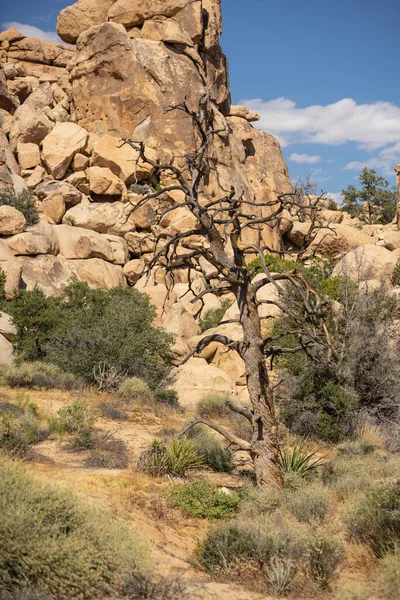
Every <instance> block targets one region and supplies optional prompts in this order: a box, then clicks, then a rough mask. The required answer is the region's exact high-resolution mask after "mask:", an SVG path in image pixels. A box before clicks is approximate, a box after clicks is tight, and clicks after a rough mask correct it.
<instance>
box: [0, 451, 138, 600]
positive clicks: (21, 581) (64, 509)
mask: <svg viewBox="0 0 400 600" xmlns="http://www.w3.org/2000/svg"><path fill="white" fill-rule="evenodd" d="M0 512H1V519H0V588H3V589H5V590H7V589H8V590H18V589H23V588H27V587H29V588H31V589H34V590H37V592H38V593H40V594H43V595H49V596H50V597H51V598H55V599H61V598H71V599H78V598H79V599H81V600H86V599H87V600H89V599H92V598H105V597H108V596H113V597H115V596H114V595H113V593H112V592H113V590H115V588H116V586H117V584H118V583H119V581H120V579H121V578H123V577H124V574H125V576H128V574H129V573H130V572H131V571H132V570H133V569H134V568H135V566H136V565H140V564H143V561H144V559H145V556H146V552H145V549H144V546H143V544H142V542H141V541H140V540H139V538H138V537H137V536H136V535H135V534H134V533H133V532H132V531H131V530H130V529H129V527H127V526H126V525H124V524H122V523H119V522H118V521H116V520H115V519H113V518H112V517H111V516H110V515H109V514H107V512H105V511H104V510H96V509H93V508H89V507H88V506H86V505H85V504H84V503H83V502H82V500H81V499H79V500H78V499H77V498H75V497H74V496H73V495H71V493H70V492H69V491H68V492H67V491H64V490H61V489H58V488H56V487H52V486H50V485H47V484H44V483H40V482H38V481H37V480H34V479H32V478H31V477H29V476H28V475H27V474H26V472H25V471H24V470H23V469H21V468H20V467H18V466H16V465H14V464H12V463H10V462H5V461H4V460H1V461H0Z"/></svg>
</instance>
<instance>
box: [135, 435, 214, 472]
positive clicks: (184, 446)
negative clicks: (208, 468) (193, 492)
mask: <svg viewBox="0 0 400 600" xmlns="http://www.w3.org/2000/svg"><path fill="white" fill-rule="evenodd" d="M203 464H204V461H203V457H202V456H200V454H199V453H198V451H197V448H196V445H195V443H194V442H193V440H191V439H188V438H186V437H183V438H180V439H176V438H170V439H169V440H167V441H166V442H163V441H160V440H154V441H153V445H152V447H151V448H150V450H147V451H145V452H143V453H142V455H141V456H140V457H139V461H138V465H137V466H138V469H139V470H140V471H144V472H145V473H149V475H152V476H153V477H161V476H163V475H177V476H179V475H186V473H187V472H188V471H192V470H194V469H199V468H201V467H202V466H203Z"/></svg>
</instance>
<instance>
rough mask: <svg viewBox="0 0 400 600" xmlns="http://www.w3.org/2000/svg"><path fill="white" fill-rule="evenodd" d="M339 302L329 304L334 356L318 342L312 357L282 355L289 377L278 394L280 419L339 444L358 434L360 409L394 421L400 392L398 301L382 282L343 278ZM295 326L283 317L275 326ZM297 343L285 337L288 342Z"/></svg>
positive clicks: (301, 431)
mask: <svg viewBox="0 0 400 600" xmlns="http://www.w3.org/2000/svg"><path fill="white" fill-rule="evenodd" d="M290 302H292V304H293V302H294V301H293V299H290V298H289V300H288V304H289V305H290V306H291V304H290ZM340 302H341V309H340V310H339V311H336V312H335V311H334V310H333V309H332V307H331V306H330V305H328V308H327V317H326V323H327V327H328V330H329V335H330V340H331V356H330V357H328V356H327V352H326V349H325V348H323V347H322V346H318V345H316V346H315V347H314V348H313V349H311V351H310V352H311V354H312V355H313V358H314V360H313V361H308V360H306V358H305V357H304V356H296V357H291V358H290V357H289V358H283V359H281V360H280V366H281V368H283V369H285V370H286V375H287V378H286V383H285V389H283V393H282V392H281V398H279V399H278V401H279V405H280V415H281V418H282V420H283V421H284V423H285V424H286V425H287V426H288V427H289V428H290V429H291V430H292V431H293V432H295V433H298V434H300V435H303V436H313V437H317V438H320V439H323V440H327V441H332V442H334V443H338V442H341V441H343V440H344V439H346V438H348V437H349V436H351V435H353V434H354V433H355V427H356V425H357V422H358V421H359V413H360V412H361V413H362V414H363V415H364V416H367V418H368V417H369V418H372V419H375V420H376V421H377V422H378V423H385V422H393V420H394V418H395V417H396V415H397V416H398V402H397V398H398V395H399V393H400V388H399V381H400V377H399V375H400V359H399V356H400V354H399V352H398V347H399V346H398V344H399V341H398V334H397V333H396V315H397V314H398V300H397V299H396V298H394V297H392V296H390V295H389V294H388V292H387V290H385V289H384V288H383V287H382V288H381V289H379V290H375V291H373V292H368V291H363V290H359V289H358V288H357V287H355V284H351V285H350V283H348V282H347V280H344V284H343V293H342V295H341V297H340ZM293 306H294V304H293ZM292 325H293V322H292V321H291V320H290V319H283V320H280V321H278V323H277V325H276V326H275V327H276V328H277V331H278V330H279V332H281V333H283V332H284V331H288V327H290V326H292ZM294 343H296V341H295V340H294V339H292V338H290V336H289V338H288V339H285V345H288V344H289V345H290V344H292V345H293V344H294Z"/></svg>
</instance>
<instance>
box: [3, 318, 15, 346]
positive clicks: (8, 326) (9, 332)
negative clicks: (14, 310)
mask: <svg viewBox="0 0 400 600" xmlns="http://www.w3.org/2000/svg"><path fill="white" fill-rule="evenodd" d="M0 334H1V335H2V336H4V337H5V338H6V340H8V341H9V342H11V341H12V340H13V339H14V338H15V336H16V335H17V328H16V327H15V325H14V323H13V320H12V317H10V315H8V314H7V313H5V312H0Z"/></svg>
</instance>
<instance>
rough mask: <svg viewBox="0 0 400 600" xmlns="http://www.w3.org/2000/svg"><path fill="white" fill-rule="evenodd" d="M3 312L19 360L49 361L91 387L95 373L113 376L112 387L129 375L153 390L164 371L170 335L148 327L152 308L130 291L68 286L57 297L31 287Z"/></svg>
mask: <svg viewBox="0 0 400 600" xmlns="http://www.w3.org/2000/svg"><path fill="white" fill-rule="evenodd" d="M7 313H9V314H10V315H11V316H12V318H13V321H14V324H15V326H16V328H17V336H16V340H15V347H16V350H17V353H18V356H19V357H20V358H21V359H23V360H28V361H35V360H44V361H46V362H50V363H52V364H54V365H57V366H58V367H60V368H61V369H63V370H64V371H67V372H70V373H73V374H75V375H78V376H79V377H83V378H84V379H85V380H86V381H88V382H90V383H93V382H95V381H97V375H98V372H99V369H101V370H102V373H104V371H105V370H107V369H109V370H110V373H111V371H112V373H111V374H112V375H113V381H115V382H116V383H115V384H116V385H118V383H119V382H120V381H121V378H122V377H124V376H125V377H126V376H128V377H139V378H141V379H144V380H145V381H147V382H148V383H149V384H150V385H154V386H155V385H157V384H158V383H159V382H160V380H161V379H162V378H163V376H164V375H165V374H166V372H167V369H168V363H169V359H170V357H171V354H170V343H171V341H172V336H171V335H170V334H167V333H166V332H164V331H162V330H161V329H158V328H156V327H153V325H152V321H153V318H154V315H155V308H154V307H153V306H152V305H151V304H150V302H149V299H148V297H147V296H146V295H145V294H141V293H140V292H138V291H137V290H134V289H132V288H122V287H120V288H114V289H111V290H104V289H91V288H89V286H88V285H87V284H86V283H82V282H73V283H71V284H70V285H69V286H67V287H66V288H65V290H64V292H63V294H62V295H61V296H60V297H59V298H49V297H47V296H46V295H45V294H44V293H43V291H42V290H40V289H39V288H35V289H34V290H32V291H22V292H21V294H20V296H19V298H17V299H16V300H13V301H12V302H8V303H7ZM118 374H120V375H121V377H120V378H118V377H116V375H118Z"/></svg>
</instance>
